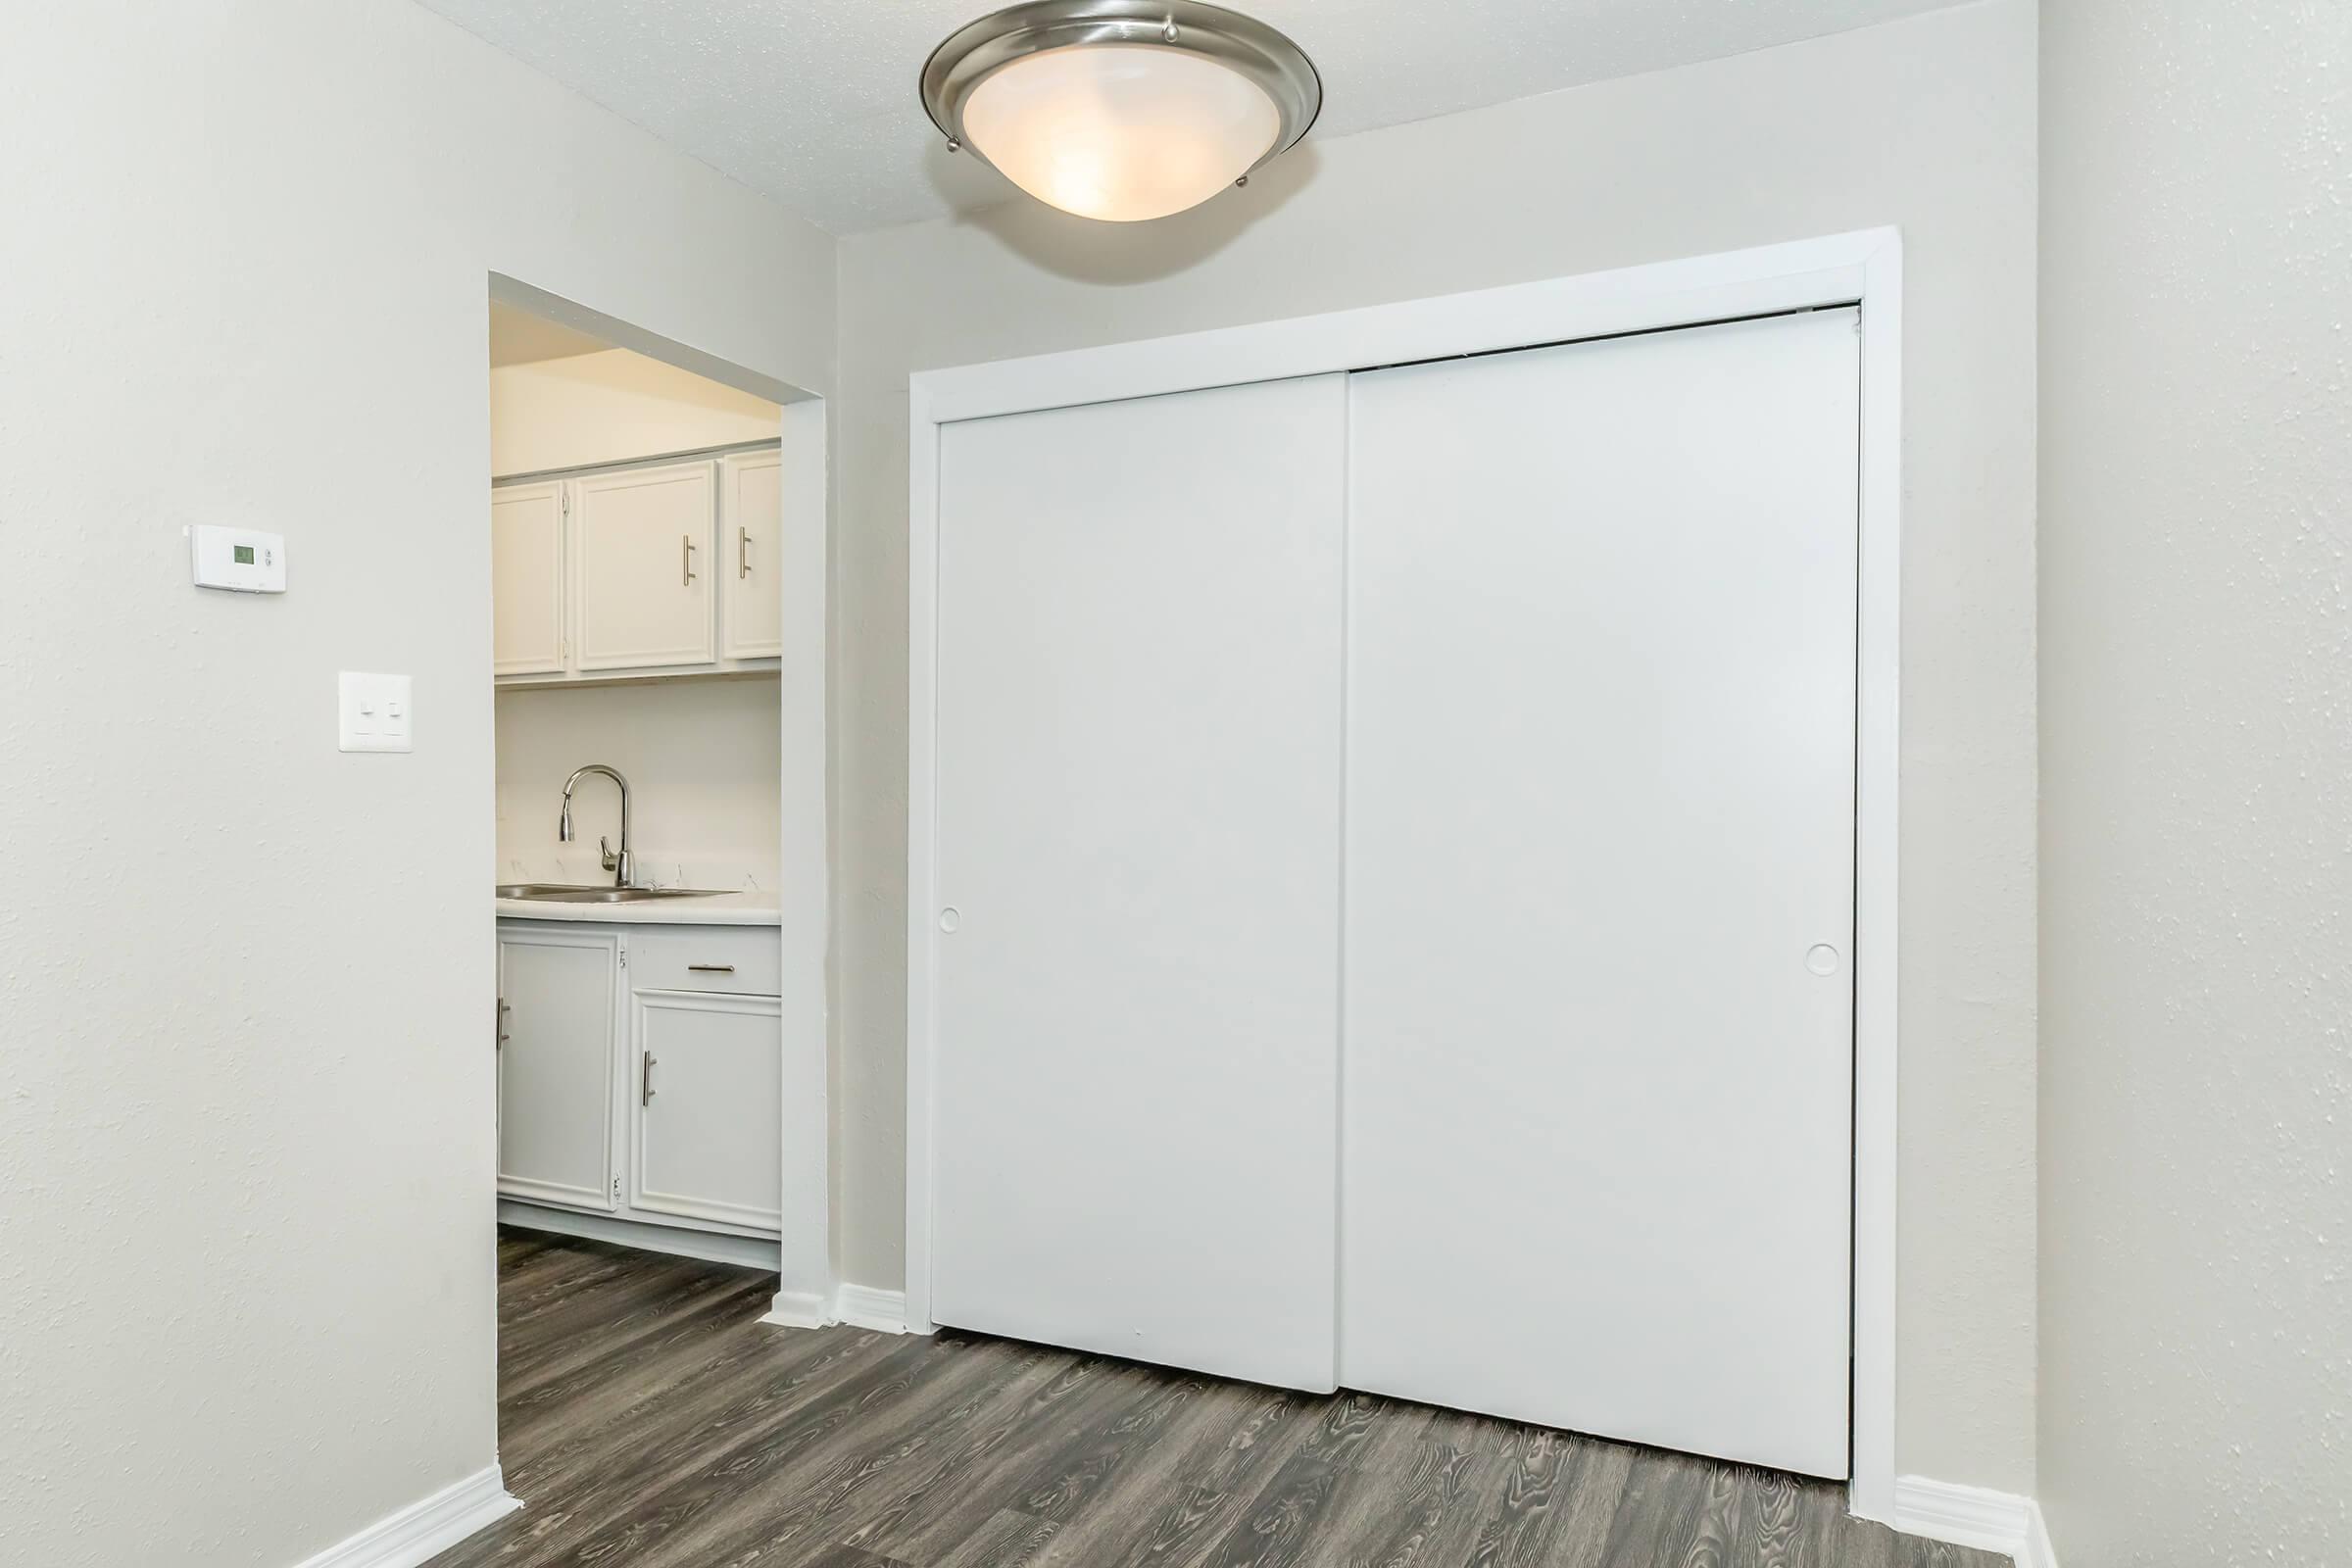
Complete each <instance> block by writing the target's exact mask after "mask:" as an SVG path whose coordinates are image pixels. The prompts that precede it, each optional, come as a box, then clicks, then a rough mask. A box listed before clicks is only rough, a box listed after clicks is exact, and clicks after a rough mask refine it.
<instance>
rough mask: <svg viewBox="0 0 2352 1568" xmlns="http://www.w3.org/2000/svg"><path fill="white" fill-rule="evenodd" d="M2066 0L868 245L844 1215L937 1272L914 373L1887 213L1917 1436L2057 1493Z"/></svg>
mask: <svg viewBox="0 0 2352 1568" xmlns="http://www.w3.org/2000/svg"><path fill="white" fill-rule="evenodd" d="M2034 51H2035V8H2034V4H2033V3H2032V0H1988V3H1985V4H1982V5H1977V6H1972V7H1965V8H1961V9H1957V10H1948V11H1942V12H1938V13H1936V14H1934V15H1931V16H1927V17H1923V18H1919V19H1917V20H1913V21H1908V22H1902V23H1897V24H1893V25H1887V26H1882V27H1878V28H1874V29H1870V30H1867V31H1861V32H1851V33H1845V34H1841V35H1838V36H1836V37H1830V38H1825V39H1821V40H1818V41H1815V42H1810V43H1803V44H1798V45H1793V46H1790V47H1788V48H1783V49H1774V50H1769V51H1765V52H1761V53H1756V54H1750V55H1745V56H1741V57H1739V58H1736V59H1731V60H1725V61H1719V62H1715V63H1712V64H1707V65H1701V66H1695V67H1691V68H1688V69H1684V70H1677V71H1671V72H1665V73H1658V74H1654V75H1646V76H1639V77H1633V78H1629V79H1625V80H1618V81H1610V82H1604V83H1600V84H1596V85H1593V86H1590V87H1582V88H1577V89H1574V90H1571V91H1567V92H1561V93H1555V94H1551V95H1548V96H1545V97H1542V98H1536V99H1530V100H1524V101H1521V102H1517V103H1512V104H1506V105H1503V106H1500V107H1497V108H1494V109H1489V110H1483V111H1479V112H1476V113H1471V114H1464V115H1457V116H1452V117H1449V118H1446V119H1442V120H1432V121H1424V122H1421V123H1414V124H1407V125H1401V126H1397V127H1395V128H1392V129H1388V130H1381V131H1374V132H1368V133H1365V134H1361V135H1356V136H1350V137H1342V138H1334V139H1328V140H1319V141H1318V140H1311V139H1310V140H1309V141H1308V142H1307V143H1306V144H1305V145H1304V146H1303V147H1302V148H1301V149H1300V150H1299V152H1297V153H1295V154H1293V155H1291V156H1289V157H1286V158H1285V159H1283V160H1281V161H1280V162H1278V163H1276V164H1274V165H1272V166H1270V167H1269V168H1268V169H1267V170H1266V171H1264V172H1261V173H1259V174H1258V175H1256V176H1253V177H1252V179H1251V180H1250V185H1249V187H1248V188H1247V189H1244V190H1239V191H1233V192H1228V193H1227V194H1225V195H1223V196H1220V197H1218V198H1217V200H1216V201H1214V202H1212V203H1210V204H1209V205H1208V206H1206V207H1204V208H1202V209H1200V210H1198V211H1196V212H1194V213H1191V214H1187V215H1184V216H1182V217H1179V218H1175V219H1170V220H1167V221H1161V222H1155V223H1147V224H1136V225H1118V224H1090V223H1087V222H1084V221H1079V220H1074V219H1068V218H1065V217H1064V216H1062V215H1059V214H1055V213H1053V212H1051V211H1049V210H1047V209H1045V208H1042V207H1040V206H1038V205H1037V204H1034V203H1030V202H1015V203H1010V204H1008V205H1005V206H1004V207H1000V208H996V209H993V210H990V211H988V212H985V213H981V214H978V215H976V216H970V217H965V218H960V219H956V220H951V221H939V222H931V223H922V224H915V225H911V226H908V227H905V228H899V229H892V230H887V231H883V232H879V233H873V234H867V235H861V236H857V237H854V238H851V239H848V240H845V241H844V242H843V243H842V246H841V253H840V275H839V287H840V291H841V292H840V299H841V324H840V345H841V380H842V386H841V395H840V396H839V397H838V398H837V399H836V401H835V403H834V406H833V413H834V419H835V428H836V430H837V431H838V440H839V447H838V451H837V456H836V464H835V473H836V480H837V485H838V487H839V488H838V491H837V508H838V514H837V515H838V523H837V528H836V533H835V550H836V556H835V576H834V591H835V595H836V599H835V605H836V610H835V614H834V618H833V625H834V627H835V646H834V661H835V669H834V681H835V688H834V701H833V704H832V711H833V713H834V715H835V726H836V733H835V735H834V748H835V758H834V765H835V768H836V782H835V797H836V802H837V807H838V817H837V824H838V825H837V835H838V838H837V844H838V849H837V854H838V857H839V860H840V868H839V875H840V879H841V884H842V885H843V886H844V887H846V888H852V889H855V890H857V891H856V895H855V897H853V898H845V899H844V900H843V901H841V905H840V909H841V925H840V929H839V931H838V933H837V942H838V943H839V950H838V951H839V972H840V986H841V994H840V998H839V1008H838V1019H839V1023H838V1029H839V1039H838V1050H839V1054H840V1059H839V1062H838V1069H839V1071H838V1094H837V1097H836V1102H835V1103H836V1106H837V1114H838V1116H839V1118H840V1127H839V1138H838V1150H837V1152H838V1155H839V1158H840V1170H841V1188H840V1192H839V1194H838V1200H837V1201H838V1203H839V1214H838V1216H837V1217H838V1225H837V1230H838V1234H839V1236H840V1238H841V1241H840V1247H841V1252H842V1257H843V1264H844V1272H845V1274H846V1276H847V1277H848V1278H850V1279H852V1280H855V1281H857V1282H858V1283H861V1284H866V1285H873V1286H881V1287H891V1286H896V1285H897V1284H898V1283H899V1282H900V1280H901V1279H902V1277H903V1274H904V1267H905V1251H904V1241H905V1237H904V1226H903V1222H902V1214H903V1212H904V1208H903V1205H904V1201H905V1192H904V1174H903V1173H904V1158H905V1141H904V1140H905V1135H904V1116H905V1079H904V1075H905V1046H906V1039H905V1017H906V1012H905V1007H906V997H905V983H906V976H905V961H904V955H905V943H906V930H907V925H906V820H905V818H906V794H905V780H906V767H907V753H906V736H907V708H906V689H907V670H906V647H907V643H906V604H907V400H906V377H907V372H908V371H909V370H912V369H919V368H931V367H939V366H948V365H958V364H967V363H972V362H976V361H984V360H992V359H1000V358H1005V357H1007V356H1014V355H1023V354H1034V353H1039V352H1043V351H1047V350H1053V349H1064V348H1073V347H1078V346H1083V345H1088V344H1095V343H1105V342H1112V341H1118V340H1123V339H1129V338H1137V337H1147V336H1154V335H1160V334H1165V333H1171V332H1182V331H1188V330H1193V329H1197V328H1204V327H1212V326H1221V325H1228V324H1232V323H1235V322H1241V321H1250V320H1259V319H1272V318H1280V317H1287V316H1295V315H1301V314H1306V313H1311V312H1318V311H1329V310H1335V309H1340V308H1344V307H1348V306H1356V305H1366V304H1373V303H1377V302H1381V301H1388V300H1397V299H1407V298H1413V297H1416V296H1423V295H1430V294H1441V293H1446V292H1451V291H1455V290H1461V289H1469V288H1477V287H1481V286H1484V285H1491V284H1500V283H1511V282H1519V281H1524V280H1527V279H1531V278H1541V277H1549V276H1558V275H1563V274H1569V273H1576V272H1585V271H1591V270H1596V269H1602V268H1609V267H1619V266H1624V265H1627V264H1631V263H1637V262H1645V261H1654V260H1662V259H1667V258H1673V257H1682V256H1691V255H1698V254H1703V253H1707V252H1714V251H1723V250H1731V249H1737V248H1740V247H1744V246H1751V245H1758V244H1764V243H1768V242H1772V241H1778V240H1788V239H1796V238H1801V237H1805V236H1809V235H1816V234H1824V233H1832V232H1837V231H1840V230H1845V229H1852V228H1860V227H1867V226H1871V225H1875V224H1882V223H1896V224H1900V225H1901V227H1902V229H1903V234H1904V240H1905V245H1906V268H1907V270H1906V280H1905V288H1906V291H1907V299H1908V305H1907V317H1906V321H1905V333H1906V338H1905V352H1906V355H1907V362H1906V367H1905V385H1904V397H1905V399H1906V405H1907V407H1906V418H1907V421H1908V422H1907V425H1906V430H1907V439H1906V446H1905V452H1904V468H1905V500H1904V506H1905V513H1904V518H1903V526H1904V533H1905V539H1904V603H1903V635H1904V684H1903V693H1902V698H1903V760H1902V799H1901V809H1902V817H1903V838H1902V855H1903V866H1904V873H1903V887H1902V905H1901V917H1902V922H1903V941H1904V948H1903V956H1902V968H1901V982H1900V983H1901V1009H1902V1010H1901V1033H1902V1057H1901V1065H1900V1072H1901V1096H1902V1108H1901V1114H1902V1148H1901V1159H1900V1183H1901V1190H1900V1196H1899V1213H1900V1224H1901V1242H1900V1258H1899V1263H1900V1273H1901V1286H1900V1290H1901V1298H1900V1314H1901V1326H1900V1347H1899V1368H1898V1376H1899V1380H1900V1398H1901V1406H1900V1418H1899V1426H1898V1433H1897V1441H1898V1464H1899V1466H1900V1468H1901V1469H1903V1470H1905V1471H1910V1472H1917V1473H1921V1474H1925V1475H1928V1476H1933V1477H1936V1478H1937V1479H1940V1480H1947V1481H1959V1482H1972V1483H1976V1484H1979V1485H1983V1486H1988V1487H1994V1488H1999V1489H2002V1490H2005V1491H2013V1492H2028V1493H2030V1492H2031V1491H2032V1490H2033V1488H2034V1387H2033V1385H2034V985H2035V980H2034V956H2035V952H2034V765H2035V764H2034V740H2035V735H2034V219H2035V207H2034V203H2035V195H2034V192H2035V174H2034V159H2035V64H2034Z"/></svg>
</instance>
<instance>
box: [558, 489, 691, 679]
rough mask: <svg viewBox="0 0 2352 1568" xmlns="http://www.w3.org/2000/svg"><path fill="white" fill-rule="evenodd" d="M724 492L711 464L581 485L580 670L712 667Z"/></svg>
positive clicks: (576, 505) (578, 506)
mask: <svg viewBox="0 0 2352 1568" xmlns="http://www.w3.org/2000/svg"><path fill="white" fill-rule="evenodd" d="M717 490H718V476H717V465H716V464H712V463H679V464H672V465H669V466H664V467H659V468H636V469H631V470H629V471H627V472H623V473H606V474H597V475H595V476H593V477H591V478H586V479H580V480H576V481H574V483H573V485H572V495H573V497H574V500H573V506H574V508H575V510H576V511H577V513H578V516H577V517H576V519H575V524H576V525H575V529H574V532H575V536H576V539H577V543H578V550H579V574H578V584H579V615H580V621H579V639H580V657H579V667H580V668H581V669H645V668H659V667H662V666H667V665H675V664H707V663H710V662H711V656H712V647H711V644H712V637H711V607H712V603H713V601H712V599H711V577H712V575H713V574H714V573H715V572H716V571H717V570H718V569H719V563H718V562H716V561H714V560H713V559H712V552H711V515H712V513H713V510H714V507H715V503H716V497H717Z"/></svg>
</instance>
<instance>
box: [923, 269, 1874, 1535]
mask: <svg viewBox="0 0 2352 1568" xmlns="http://www.w3.org/2000/svg"><path fill="white" fill-rule="evenodd" d="M1842 305H1859V306H1860V307H1861V314H1862V430H1861V454H1862V457H1861V521H1860V530H1861V541H1860V543H1861V565H1860V582H1859V585H1858V592H1859V610H1860V630H1859V633H1858V638H1857V647H1856V664H1857V668H1856V682H1857V685H1856V712H1855V757H1856V795H1855V821H1854V869H1855V875H1854V1215H1853V1223H1854V1314H1853V1336H1854V1382H1853V1478H1852V1483H1851V1488H1850V1493H1849V1498H1850V1506H1851V1507H1852V1510H1853V1511H1854V1512H1855V1513H1856V1514H1858V1515H1860V1516H1862V1517H1864V1518H1868V1519H1878V1520H1885V1521H1890V1520H1891V1519H1892V1517H1893V1513H1894V1378H1895V1338H1894V1336H1895V1187H1894V1183H1895V1062H1896V1022H1897V1017H1896V1006H1895V935H1896V931H1895V926H1896V901H1895V891H1896V877H1897V863H1896V853H1897V839H1896V806H1897V792H1898V785H1899V777H1900V775H1899V758H1900V749H1899V736H1900V702H1899V699H1900V677H1901V668H1902V664H1901V639H1900V617H1901V597H1902V548H1901V547H1902V522H1901V507H1902V319H1903V313H1902V241H1901V237H1900V236H1899V235H1898V234H1897V233H1896V231H1895V230H1894V229H1892V228H1876V229H1865V230H1860V231H1857V232H1854V233H1847V234H1835V235H1829V236H1826V237H1823V238H1820V239H1809V240H1799V241H1795V242H1792V243H1789V244H1784V245H1768V246H1763V247H1760V248H1757V249H1754V250H1744V251H1733V252H1727V253H1725V254H1722V255H1718V256H1706V257H1698V258H1693V259H1691V260H1687V261H1673V262H1661V263H1655V264H1652V265H1648V266H1642V267H1629V268H1624V269H1621V270H1615V271H1607V272H1593V273H1588V274H1585V275H1583V276H1578V277H1565V278H1556V279H1550V280H1546V281H1543V282H1536V283H1521V284H1514V285H1511V286H1509V287H1504V288H1494V289H1482V290H1479V291H1477V292H1474V293H1467V294H1450V295H1446V296H1443V297H1440V298H1436V299H1425V300H1411V301H1406V302H1403V303H1400V304H1396V305H1375V306H1369V307H1366V308H1364V309H1361V310H1353V311H1339V312H1334V313H1332V314H1329V315H1324V316H1310V317H1301V318H1298V319H1292V320H1285V321H1268V322H1264V323H1260V324H1257V325H1251V326H1237V327H1226V328H1222V329H1219V330H1216V331H1209V332H1195V333H1189V334H1186V335H1184V336H1180V337H1164V338H1153V339H1149V340H1146V341H1143V342H1136V343H1122V344H1116V345H1112V346H1109V347H1105V348H1096V349H1079V350H1075V351H1072V352H1069V353H1063V354H1045V355H1038V356H1035V357H1033V358H1029V359H1020V360H1004V361H999V362H997V363H995V364H990V365H974V366H965V367H961V368H955V369H943V370H926V371H922V372H919V373H917V374H915V375H913V376H911V377H909V379H908V383H907V421H908V437H909V441H908V510H907V645H908V646H907V655H908V658H907V1325H908V1326H909V1327H910V1328H911V1329H913V1330H914V1331H915V1332H918V1333H922V1332H928V1331H929V1329H930V1327H931V1112H932V1106H931V1060H932V1052H933V1031H934V1028H935V1024H936V1014H935V1010H934V985H935V982H936V976H937V961H936V960H937V954H936V944H937V940H938V934H939V933H938V926H937V923H936V916H937V913H938V907H939V905H938V899H937V896H936V890H935V887H934V872H935V866H936V860H935V852H936V846H935V832H936V825H937V816H936V809H937V750H936V744H935V742H936V734H937V716H938V683H937V667H938V635H937V634H938V619H937V612H938V571H939V427H940V426H941V425H943V424H950V423H954V422H956V421H957V420H961V419H974V418H983V417H990V416H994V415H1005V414H1024V413H1029V412H1032V411H1035V410H1039V409H1051V408H1065V407H1069V406H1071V405H1075V404H1085V403H1101V402H1105V401H1108V400H1111V399H1116V398H1136V397H1150V396H1155V395H1159V394H1163V393H1170V392H1189V391H1194V390H1198V389H1200V388H1202V387H1211V386H1231V385H1235V384H1238V383H1241V382H1248V381H1264V380H1273V379H1277V378H1281V377H1286V376H1299V375H1320V374H1324V373H1327V372H1330V371H1334V370H1359V369H1367V368H1372V367H1375V366H1382V365H1396V364H1400V363H1404V362H1408V361H1415V360H1429V359H1443V358H1449V357H1452V356H1456V355H1463V354H1478V353H1487V352H1492V351H1495V350H1503V349H1517V348H1528V347H1533V346H1535V345H1538V344H1546V343H1564V342H1573V341H1576V340H1578V339H1585V338H1595V337H1607V336H1611V335H1614V334H1619V333H1626V332H1641V331H1653V330H1657V329H1660V328H1667V327H1678V326H1694V325H1698V324H1700V323H1703V322H1708V321H1720V320H1728V319H1737V318H1740V317H1750V316H1764V315H1771V314H1776V313H1779V312H1785V311H1795V310H1805V309H1809V308H1812V307H1816V306H1842Z"/></svg>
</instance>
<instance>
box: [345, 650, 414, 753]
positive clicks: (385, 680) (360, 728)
mask: <svg viewBox="0 0 2352 1568" xmlns="http://www.w3.org/2000/svg"><path fill="white" fill-rule="evenodd" d="M338 680H339V688H338V691H337V699H338V700H337V702H336V705H335V706H336V712H337V716H338V725H337V736H338V738H337V740H336V746H337V747H338V749H340V750H342V751H346V752H413V751H415V750H416V749H417V747H416V735H417V715H416V710H415V708H414V707H413V706H412V705H411V703H410V701H409V677H408V676H406V675H368V674H362V673H361V672H359V671H357V670H350V669H347V670H344V671H343V672H342V673H341V675H340V676H339V677H338Z"/></svg>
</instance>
